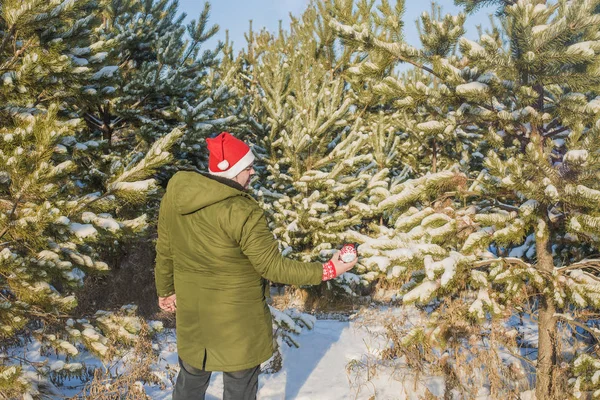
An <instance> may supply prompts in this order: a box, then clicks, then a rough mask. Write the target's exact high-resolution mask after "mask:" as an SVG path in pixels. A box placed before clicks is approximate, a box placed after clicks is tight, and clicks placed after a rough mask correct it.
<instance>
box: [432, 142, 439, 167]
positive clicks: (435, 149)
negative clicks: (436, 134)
mask: <svg viewBox="0 0 600 400" xmlns="http://www.w3.org/2000/svg"><path fill="white" fill-rule="evenodd" d="M431 150H432V152H433V155H432V157H431V172H433V173H434V174H435V173H436V172H437V153H438V148H437V141H436V140H435V138H434V139H433V145H432V149H431Z"/></svg>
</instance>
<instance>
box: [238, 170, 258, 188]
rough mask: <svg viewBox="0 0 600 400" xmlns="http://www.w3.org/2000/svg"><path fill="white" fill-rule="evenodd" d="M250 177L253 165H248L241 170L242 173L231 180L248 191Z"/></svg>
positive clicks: (252, 173) (252, 172)
mask: <svg viewBox="0 0 600 400" xmlns="http://www.w3.org/2000/svg"><path fill="white" fill-rule="evenodd" d="M252 175H254V165H250V166H249V167H246V168H245V169H243V170H242V172H240V173H239V174H237V176H236V177H235V178H233V180H234V181H236V182H237V183H239V184H240V185H242V186H243V187H244V189H248V187H249V186H250V178H252Z"/></svg>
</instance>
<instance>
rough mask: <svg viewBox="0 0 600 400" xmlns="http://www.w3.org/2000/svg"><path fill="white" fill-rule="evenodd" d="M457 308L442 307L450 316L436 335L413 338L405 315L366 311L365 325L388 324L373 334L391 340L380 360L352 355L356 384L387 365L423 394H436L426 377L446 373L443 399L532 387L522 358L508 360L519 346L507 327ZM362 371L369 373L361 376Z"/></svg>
mask: <svg viewBox="0 0 600 400" xmlns="http://www.w3.org/2000/svg"><path fill="white" fill-rule="evenodd" d="M458 309H459V307H456V308H454V307H447V308H445V309H444V310H443V311H442V312H444V313H445V315H446V318H445V319H444V323H442V324H440V325H439V330H438V331H437V338H433V337H432V336H430V333H429V331H427V330H426V331H425V332H426V333H425V334H424V335H423V336H420V337H416V338H415V339H414V340H411V341H406V340H405V338H406V337H407V334H408V333H409V332H410V331H411V330H412V328H413V327H414V326H411V325H410V323H408V322H407V320H408V318H406V316H403V317H398V316H392V315H389V314H381V313H376V312H371V311H367V312H365V313H362V314H361V315H362V317H361V318H360V322H359V321H357V323H360V324H361V325H362V326H363V327H365V328H369V327H373V326H383V327H384V330H383V331H382V332H378V333H374V335H375V336H378V337H381V339H383V340H384V341H385V342H386V343H389V345H388V346H387V347H386V348H385V349H383V351H381V352H379V356H378V358H377V359H372V358H371V359H369V358H366V359H364V360H362V361H360V362H359V361H356V360H353V361H352V362H351V363H350V364H349V365H348V367H347V369H348V374H349V376H350V381H351V383H352V384H353V386H355V388H356V389H357V390H358V391H360V390H361V387H363V386H365V385H366V384H367V382H368V381H369V380H371V379H373V378H374V377H375V376H376V375H377V374H378V373H379V371H380V370H381V369H382V368H386V371H388V372H386V373H389V369H390V368H392V369H393V370H394V374H393V375H394V377H395V379H398V380H400V381H402V382H405V383H407V384H408V385H411V384H412V385H414V388H413V389H414V390H415V392H417V391H418V390H417V389H418V387H417V385H418V384H419V382H420V385H421V389H422V390H423V394H422V395H421V398H422V399H434V398H437V397H436V396H435V395H434V394H432V393H431V392H430V391H429V390H428V389H427V388H426V387H425V382H426V381H427V380H428V379H429V378H431V377H438V379H439V377H442V378H443V382H444V386H445V387H444V396H443V398H444V399H465V400H467V399H476V398H480V396H481V393H480V389H481V388H485V389H486V390H487V392H488V393H489V394H488V396H489V397H488V398H490V399H499V400H500V399H501V400H506V399H518V398H519V393H520V392H522V391H524V390H529V389H531V387H530V385H529V382H528V379H527V378H528V377H527V372H526V371H525V369H524V368H523V367H522V365H521V362H520V360H519V359H517V358H513V359H512V360H513V361H511V362H506V360H505V358H506V354H507V353H506V349H507V348H508V346H511V347H512V348H516V347H517V345H516V343H515V342H514V338H513V339H510V338H507V337H506V335H503V333H502V332H505V330H503V329H501V328H500V326H496V325H490V326H486V327H482V326H481V325H478V324H469V323H465V322H464V318H460V317H461V316H460V315H456V313H457V312H458V311H457V310H458ZM419 320H420V321H426V320H427V319H426V315H425V314H423V315H422V316H421V318H420V319H419ZM436 340H442V341H443V342H444V344H445V351H444V352H443V353H440V352H439V351H436V350H435V349H434V346H433V344H434V342H435V341H436ZM438 344H439V342H438ZM360 374H362V377H365V376H366V378H359V375H360ZM407 379H408V381H407ZM408 382H411V383H408Z"/></svg>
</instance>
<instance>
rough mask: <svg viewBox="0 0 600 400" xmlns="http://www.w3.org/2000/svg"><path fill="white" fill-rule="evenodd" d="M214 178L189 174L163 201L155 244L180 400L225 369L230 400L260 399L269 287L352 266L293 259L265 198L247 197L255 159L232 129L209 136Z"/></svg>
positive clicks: (311, 281)
mask: <svg viewBox="0 0 600 400" xmlns="http://www.w3.org/2000/svg"><path fill="white" fill-rule="evenodd" d="M206 141H207V145H208V150H209V163H208V167H209V168H208V170H209V174H207V175H205V174H199V173H196V172H188V171H181V172H178V173H176V174H175V175H174V176H173V178H172V179H171V180H170V181H169V184H168V186H167V191H166V193H165V195H164V197H163V200H162V202H161V205H160V211H159V217H158V242H157V244H156V253H157V256H156V269H155V276H156V288H157V292H158V296H159V306H160V307H161V308H162V309H163V310H165V311H170V312H173V311H176V312H177V319H176V328H177V351H178V355H179V363H180V365H181V370H180V373H179V375H178V377H177V382H176V384H175V390H174V392H173V399H174V400H188V399H190V400H191V399H195V400H197V399H204V394H205V392H206V389H207V387H208V383H209V380H210V375H211V372H210V371H223V372H224V374H223V381H224V394H223V396H224V397H223V398H224V399H225V400H238V399H240V400H242V399H243V400H246V399H248V400H250V399H255V398H256V393H257V390H258V374H259V372H260V364H261V363H262V362H264V361H266V360H268V359H269V358H270V357H271V355H272V354H273V337H272V335H273V332H272V322H271V313H270V311H269V308H268V306H267V303H266V300H265V294H266V292H267V291H268V284H267V282H266V280H265V279H268V280H270V281H273V282H279V283H286V284H292V285H317V284H319V283H320V282H321V281H323V280H327V279H331V278H334V277H335V276H337V275H340V274H342V273H344V272H346V271H348V270H350V269H351V268H352V267H353V266H354V264H355V263H356V260H354V261H353V262H349V263H344V262H342V261H341V260H339V257H338V254H337V253H336V254H335V255H334V256H333V258H332V259H331V260H330V261H329V262H327V263H326V264H321V263H317V262H315V263H303V262H298V261H293V260H290V259H286V258H284V257H282V256H281V254H280V253H279V249H278V245H277V242H276V240H275V239H274V238H273V234H272V233H271V232H270V231H269V229H268V227H267V222H266V219H265V216H264V213H263V211H262V209H261V208H260V207H259V205H258V203H257V202H256V201H255V200H254V199H253V198H252V197H251V196H250V195H249V194H248V193H246V189H247V188H248V186H249V184H250V178H251V176H252V175H253V174H254V169H253V162H254V155H253V154H252V151H251V150H250V148H249V147H248V146H247V145H246V144H245V143H244V142H242V141H241V140H239V139H236V138H234V137H233V136H231V135H230V134H229V133H227V132H223V133H221V134H220V135H219V136H217V137H216V138H214V139H207V140H206Z"/></svg>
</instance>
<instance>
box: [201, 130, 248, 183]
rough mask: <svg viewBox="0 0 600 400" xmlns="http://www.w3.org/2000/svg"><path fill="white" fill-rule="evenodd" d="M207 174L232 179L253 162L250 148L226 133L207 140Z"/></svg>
mask: <svg viewBox="0 0 600 400" xmlns="http://www.w3.org/2000/svg"><path fill="white" fill-rule="evenodd" d="M206 145H207V147H208V172H209V173H210V174H211V175H216V176H221V177H223V178H228V179H233V178H235V177H236V176H237V174H239V173H240V172H242V171H243V170H244V169H245V168H248V167H249V166H250V165H252V163H253V162H254V154H252V151H251V150H250V147H248V145H247V144H246V143H244V142H242V141H241V140H240V139H237V138H235V137H233V136H231V134H229V133H228V132H221V133H220V134H219V135H218V136H217V137H215V138H212V139H211V138H207V139H206Z"/></svg>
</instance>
